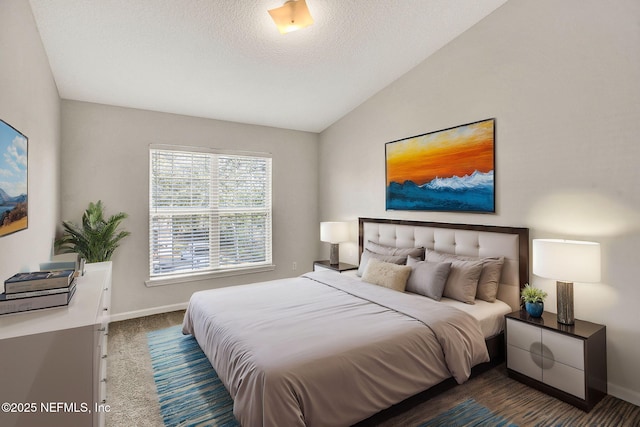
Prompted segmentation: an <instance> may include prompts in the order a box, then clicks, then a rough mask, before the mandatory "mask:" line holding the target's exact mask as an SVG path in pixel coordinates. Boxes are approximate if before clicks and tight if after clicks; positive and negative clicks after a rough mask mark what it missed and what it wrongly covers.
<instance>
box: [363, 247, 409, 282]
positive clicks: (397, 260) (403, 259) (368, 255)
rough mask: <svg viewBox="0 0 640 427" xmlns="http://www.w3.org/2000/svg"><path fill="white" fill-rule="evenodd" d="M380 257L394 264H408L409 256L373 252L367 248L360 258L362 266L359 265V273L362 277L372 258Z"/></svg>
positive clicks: (381, 259)
mask: <svg viewBox="0 0 640 427" xmlns="http://www.w3.org/2000/svg"><path fill="white" fill-rule="evenodd" d="M373 258H375V259H379V260H380V261H385V262H391V263H393V264H406V263H407V256H406V255H405V256H394V255H382V254H376V253H373V252H371V251H370V250H368V249H366V248H365V250H364V251H363V252H362V257H361V258H360V266H359V267H358V273H357V275H358V276H359V277H360V276H362V275H363V274H364V271H365V269H366V268H367V264H368V263H369V260H370V259H373Z"/></svg>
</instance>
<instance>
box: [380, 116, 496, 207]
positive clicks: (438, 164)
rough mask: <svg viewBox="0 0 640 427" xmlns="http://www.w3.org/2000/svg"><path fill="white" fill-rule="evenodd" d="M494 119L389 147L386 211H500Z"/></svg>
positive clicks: (421, 136)
mask: <svg viewBox="0 0 640 427" xmlns="http://www.w3.org/2000/svg"><path fill="white" fill-rule="evenodd" d="M494 143H495V119H487V120H482V121H478V122H474V123H468V124H464V125H460V126H456V127H452V128H448V129H443V130H439V131H435V132H430V133H425V134H422V135H418V136H413V137H410V138H405V139H401V140H398V141H393V142H388V143H387V144H385V161H386V186H387V189H386V190H387V191H386V208H387V210H416V211H449V212H481V213H492V212H495V182H494V173H495V150H494V148H495V147H494Z"/></svg>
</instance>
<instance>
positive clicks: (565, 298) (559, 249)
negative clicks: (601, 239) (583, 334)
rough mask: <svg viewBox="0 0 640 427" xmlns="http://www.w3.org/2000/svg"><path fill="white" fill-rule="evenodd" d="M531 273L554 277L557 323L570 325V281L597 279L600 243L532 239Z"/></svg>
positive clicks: (591, 280) (571, 310)
mask: <svg viewBox="0 0 640 427" xmlns="http://www.w3.org/2000/svg"><path fill="white" fill-rule="evenodd" d="M533 274H535V275H537V276H540V277H545V278H548V279H556V281H557V282H556V284H557V288H556V295H557V304H558V323H562V324H565V325H573V324H574V323H575V318H574V316H573V282H582V283H590V282H599V281H600V243H596V242H582V241H576V240H558V239H534V240H533Z"/></svg>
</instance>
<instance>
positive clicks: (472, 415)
mask: <svg viewBox="0 0 640 427" xmlns="http://www.w3.org/2000/svg"><path fill="white" fill-rule="evenodd" d="M481 426H492V427H518V426H517V425H515V424H512V423H510V422H509V421H507V420H505V419H504V418H502V417H501V416H499V415H495V414H494V413H492V412H491V411H490V410H489V409H488V408H485V407H484V406H482V405H480V404H479V403H477V402H476V401H475V400H473V399H467V400H465V401H464V402H462V403H459V404H458V405H456V406H454V407H453V408H451V409H449V410H448V411H446V412H443V413H441V414H440V415H438V416H436V417H435V418H432V419H430V420H429V421H427V422H426V423H423V424H420V426H419V427H481Z"/></svg>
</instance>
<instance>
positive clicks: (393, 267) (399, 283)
mask: <svg viewBox="0 0 640 427" xmlns="http://www.w3.org/2000/svg"><path fill="white" fill-rule="evenodd" d="M410 274H411V267H409V266H408V265H398V264H392V263H390V262H384V261H380V260H379V259H377V258H371V259H370V260H369V263H368V264H367V268H366V269H365V270H364V274H363V275H362V280H363V281H365V282H369V283H373V284H374V285H378V286H384V287H385V288H389V289H393V290H394V291H399V292H404V289H405V287H406V285H407V279H408V278H409V275H410Z"/></svg>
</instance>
